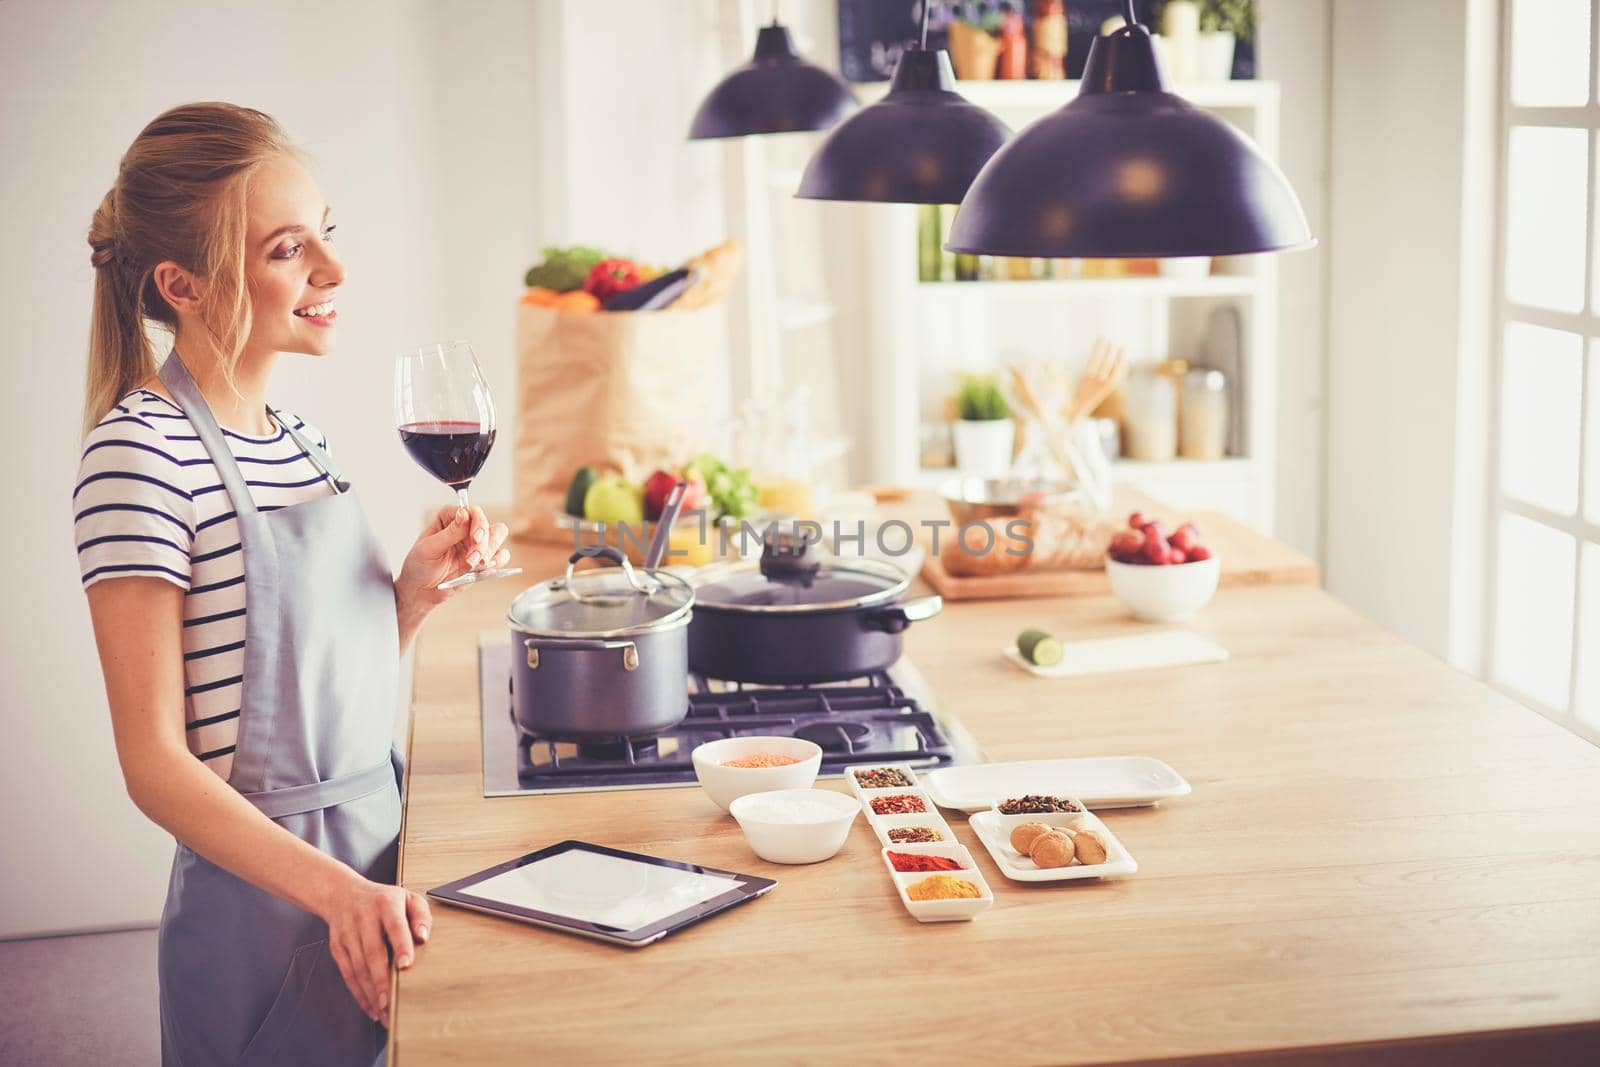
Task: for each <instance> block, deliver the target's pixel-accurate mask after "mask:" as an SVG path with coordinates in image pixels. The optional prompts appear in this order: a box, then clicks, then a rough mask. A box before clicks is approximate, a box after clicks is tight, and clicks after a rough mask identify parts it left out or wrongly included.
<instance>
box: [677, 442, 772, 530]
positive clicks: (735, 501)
mask: <svg viewBox="0 0 1600 1067" xmlns="http://www.w3.org/2000/svg"><path fill="white" fill-rule="evenodd" d="M684 473H685V474H689V473H698V474H699V475H700V477H701V478H703V479H705V483H706V492H708V493H709V494H710V496H711V505H712V510H713V511H714V512H715V513H716V517H717V518H731V519H743V518H748V517H749V516H750V515H751V514H753V513H754V512H755V509H756V503H757V501H758V500H759V499H760V497H761V493H760V490H758V489H757V488H756V483H755V482H753V481H752V480H751V479H750V471H749V469H748V468H745V467H740V468H739V469H737V470H735V469H733V468H731V467H729V466H727V465H726V464H724V463H723V462H722V461H721V460H720V459H718V458H717V457H716V456H713V455H712V454H711V453H709V452H702V453H700V455H698V456H696V457H694V459H692V460H690V461H689V463H688V465H687V466H685V467H684Z"/></svg>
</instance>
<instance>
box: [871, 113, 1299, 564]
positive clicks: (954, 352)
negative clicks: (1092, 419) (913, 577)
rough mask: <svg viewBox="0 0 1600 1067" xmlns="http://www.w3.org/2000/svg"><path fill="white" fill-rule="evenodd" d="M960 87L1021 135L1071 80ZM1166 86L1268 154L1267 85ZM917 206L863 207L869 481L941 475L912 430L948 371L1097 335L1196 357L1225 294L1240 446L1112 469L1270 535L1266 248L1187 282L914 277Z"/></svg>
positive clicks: (1138, 348) (1152, 356)
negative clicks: (1215, 456) (1237, 376)
mask: <svg viewBox="0 0 1600 1067" xmlns="http://www.w3.org/2000/svg"><path fill="white" fill-rule="evenodd" d="M958 88H959V91H960V92H961V93H962V95H964V96H965V97H966V98H967V99H969V100H971V101H972V102H973V103H975V104H978V105H979V106H981V107H985V108H988V109H989V110H990V111H992V112H994V113H995V114H996V115H998V116H999V117H1000V118H1001V120H1003V121H1004V122H1006V123H1007V124H1008V125H1010V126H1011V127H1012V128H1013V129H1014V130H1019V131H1020V130H1021V129H1022V127H1024V126H1026V125H1027V124H1028V123H1030V122H1032V121H1033V120H1034V119H1036V118H1039V117H1040V116H1042V115H1044V114H1046V113H1047V112H1050V111H1053V110H1055V109H1056V108H1059V107H1061V106H1062V105H1063V104H1065V103H1066V102H1067V101H1068V100H1070V99H1072V97H1073V96H1074V95H1075V94H1076V93H1077V91H1078V83H1077V82H1038V81H1011V82H1002V81H995V82H961V83H959V86H958ZM886 89H887V85H886V83H879V84H877V85H872V86H857V93H858V95H859V96H860V97H861V98H862V101H863V103H867V102H870V101H872V100H875V99H877V98H878V97H879V96H881V95H882V93H883V92H884V91H886ZM1175 91H1176V92H1177V93H1178V94H1179V95H1181V96H1183V97H1184V98H1185V99H1187V100H1189V101H1190V102H1191V103H1193V104H1195V105H1196V106H1198V107H1202V108H1205V109H1206V110H1208V111H1211V112H1212V113H1214V114H1216V115H1217V116H1218V117H1219V118H1222V119H1223V120H1225V121H1227V122H1230V123H1232V124H1234V125H1235V126H1237V127H1238V128H1239V129H1240V130H1241V131H1242V132H1244V133H1245V134H1246V135H1248V136H1249V137H1250V138H1251V139H1252V140H1253V141H1255V143H1256V144H1257V145H1259V146H1260V147H1261V149H1262V151H1263V152H1265V153H1266V155H1267V156H1268V157H1269V158H1274V159H1275V158H1276V156H1277V149H1278V99H1279V94H1278V86H1277V85H1276V84H1275V83H1272V82H1261V81H1237V82H1217V83H1212V84H1195V85H1188V86H1178V87H1176V89H1175ZM917 216H918V208H917V207H915V206H913V205H884V206H883V207H882V208H881V209H880V210H878V211H876V212H874V213H872V214H871V215H870V216H868V218H869V219H870V221H869V222H868V223H867V225H868V227H869V232H868V235H867V236H868V255H869V257H870V259H869V263H870V269H869V271H868V285H869V286H871V292H870V293H869V294H868V296H869V300H868V304H869V306H871V307H872V308H873V309H874V313H873V315H872V316H871V319H870V324H871V325H870V329H871V332H872V344H871V350H872V353H873V359H872V365H871V370H870V375H869V378H870V388H871V390H872V398H873V403H874V410H875V411H876V412H877V413H878V414H877V417H876V418H875V419H874V420H873V423H872V427H871V430H872V432H871V439H870V441H869V442H865V444H866V445H867V446H868V447H869V448H870V456H871V468H872V477H873V479H874V480H875V481H881V482H886V483H900V484H908V483H909V484H920V485H929V484H933V483H936V482H938V481H940V480H942V479H943V478H945V477H948V476H949V475H950V473H951V472H949V471H948V470H926V469H923V468H922V467H921V465H920V462H919V453H920V432H921V427H922V425H923V423H925V422H929V421H935V420H937V419H938V417H939V415H938V404H939V400H940V398H941V397H942V396H943V395H945V394H947V393H948V392H949V391H950V389H951V388H952V387H953V384H954V383H953V381H952V376H953V374H954V372H955V371H957V370H969V371H977V370H986V369H998V366H999V365H1000V364H1003V363H1004V362H1007V361H1009V360H1010V359H1012V358H1022V359H1023V360H1025V361H1027V360H1034V359H1063V358H1064V359H1066V360H1067V361H1068V362H1069V363H1071V364H1073V365H1075V366H1077V367H1081V365H1082V362H1083V360H1084V359H1085V358H1086V357H1087V354H1088V351H1089V348H1090V346H1091V345H1092V343H1093V341H1094V338H1095V336H1096V334H1098V333H1104V334H1107V335H1108V336H1110V337H1111V338H1112V340H1114V341H1117V342H1119V343H1125V344H1128V345H1129V356H1130V359H1132V360H1133V361H1134V362H1136V363H1146V362H1159V361H1161V360H1163V359H1167V358H1178V359H1189V360H1191V361H1193V360H1195V358H1196V357H1197V355H1198V351H1199V347H1200V341H1201V336H1202V333H1203V331H1204V329H1205V326H1206V322H1207V319H1208V317H1209V313H1210V310H1211V309H1212V308H1213V307H1215V306H1217V305H1219V304H1232V305H1234V306H1235V307H1236V308H1237V309H1238V312H1239V319H1240V324H1241V327H1242V329H1241V336H1240V343H1241V345H1242V346H1243V348H1242V352H1241V366H1242V367H1243V368H1244V370H1243V375H1242V377H1243V379H1244V380H1243V382H1242V383H1240V384H1241V385H1242V396H1243V398H1244V400H1243V404H1242V408H1243V410H1237V409H1236V410H1234V411H1233V412H1231V417H1232V418H1234V419H1242V420H1243V442H1244V445H1243V451H1244V454H1243V455H1237V456H1233V455H1230V456H1229V457H1227V458H1225V459H1222V460H1218V461H1210V462H1206V461H1186V460H1175V461H1173V462H1170V463H1138V462H1128V461H1122V462H1118V463H1117V464H1116V465H1115V470H1116V476H1117V478H1118V479H1119V480H1120V481H1125V482H1127V483H1129V484H1132V485H1134V486H1136V487H1138V488H1140V489H1142V490H1143V491H1145V492H1147V493H1149V494H1150V495H1152V496H1155V497H1157V498H1159V499H1162V500H1164V501H1166V502H1167V503H1169V504H1171V505H1172V506H1174V507H1176V508H1181V509H1184V510H1194V509H1209V510H1217V511H1223V512H1226V513H1228V514H1230V515H1233V516H1234V517H1236V518H1239V519H1241V520H1242V521H1244V522H1246V523H1248V524H1249V525H1251V526H1253V527H1255V528H1256V529H1259V530H1262V531H1263V532H1267V533H1270V532H1271V529H1272V516H1273V478H1274V473H1275V471H1274V410H1273V409H1274V400H1275V396H1276V388H1277V385H1276V364H1277V353H1276V351H1275V343H1276V338H1277V321H1276V316H1277V308H1278V291H1277V284H1278V283H1277V269H1276V265H1275V261H1274V257H1272V256H1270V255H1264V256H1247V257H1229V258H1224V259H1218V260H1216V261H1215V262H1214V264H1213V268H1212V270H1213V273H1212V274H1211V275H1210V276H1209V277H1201V278H1193V279H1187V278H1173V277H1160V276H1158V277H1115V278H1068V279H1052V280H1032V281H972V282H921V281H918V277H917ZM1029 323H1033V324H1035V325H1033V326H1030V325H1028V324H1029ZM1019 337H1020V338H1021V340H1019ZM1002 338H1004V340H1002ZM1002 349H1004V350H1002ZM1236 395H1239V394H1236Z"/></svg>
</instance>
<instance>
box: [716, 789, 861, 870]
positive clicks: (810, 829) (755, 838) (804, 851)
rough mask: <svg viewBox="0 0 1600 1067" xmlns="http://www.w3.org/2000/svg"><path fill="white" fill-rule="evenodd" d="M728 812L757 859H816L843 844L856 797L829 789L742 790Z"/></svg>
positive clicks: (854, 813)
mask: <svg viewBox="0 0 1600 1067" xmlns="http://www.w3.org/2000/svg"><path fill="white" fill-rule="evenodd" d="M728 812H729V814H731V815H732V816H733V817H734V819H736V820H737V821H738V823H739V829H741V830H743V831H744V839H745V841H747V842H749V844H750V848H751V849H752V850H754V852H755V854H756V855H758V856H760V857H761V858H762V859H764V860H768V861H770V862H772V863H818V862H820V861H822V860H825V859H827V858H828V857H830V856H832V855H833V854H834V853H836V852H838V851H839V849H841V848H843V847H844V840H845V838H847V837H849V836H850V826H851V824H852V823H854V822H855V821H856V816H857V815H859V814H860V813H861V802H860V801H858V800H856V798H855V797H852V796H847V795H846V794H844V793H835V792H834V791H833V790H831V789H779V790H776V791H773V792H770V793H746V794H745V795H744V796H742V797H739V798H738V799H737V800H735V801H734V802H733V803H732V804H730V805H728Z"/></svg>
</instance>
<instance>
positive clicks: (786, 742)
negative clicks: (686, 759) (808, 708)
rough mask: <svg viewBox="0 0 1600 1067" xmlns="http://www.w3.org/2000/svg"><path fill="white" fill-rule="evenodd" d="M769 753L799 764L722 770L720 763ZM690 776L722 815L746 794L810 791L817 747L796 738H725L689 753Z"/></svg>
mask: <svg viewBox="0 0 1600 1067" xmlns="http://www.w3.org/2000/svg"><path fill="white" fill-rule="evenodd" d="M764 752H771V753H773V754H775V755H779V756H795V757H798V758H799V760H800V762H799V763H789V764H786V765H784V766H782V767H724V766H723V763H724V762H725V761H727V760H731V759H739V758H741V757H743V756H755V755H759V754H761V753H764ZM690 760H691V761H692V762H693V763H694V776H695V777H696V778H698V779H700V788H702V789H704V790H705V791H706V796H708V797H710V798H711V802H712V803H713V804H715V805H716V806H717V807H719V808H721V809H722V810H723V811H727V810H728V805H730V804H732V803H733V802H734V801H735V800H737V799H739V798H740V797H742V796H744V795H745V794H747V793H770V792H772V791H773V790H775V789H810V788H811V783H812V782H814V781H816V780H817V771H818V769H820V768H821V766H822V749H821V747H820V746H818V745H816V744H814V743H812V742H810V741H807V740H805V739H804V738H800V737H725V738H723V739H722V740H720V741H707V742H706V743H705V744H703V745H700V746H698V747H697V748H696V749H695V750H694V751H693V752H692V753H690Z"/></svg>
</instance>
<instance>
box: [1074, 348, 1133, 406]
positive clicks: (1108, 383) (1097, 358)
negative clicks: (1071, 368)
mask: <svg viewBox="0 0 1600 1067" xmlns="http://www.w3.org/2000/svg"><path fill="white" fill-rule="evenodd" d="M1127 371H1128V363H1127V355H1126V350H1125V349H1124V348H1123V347H1122V346H1121V345H1116V346H1113V345H1112V344H1111V342H1110V341H1107V340H1106V339H1105V338H1103V337H1102V338H1099V339H1097V340H1096V341H1095V343H1094V349H1093V350H1092V351H1091V353H1090V355H1089V365H1088V366H1087V367H1085V368H1084V371H1083V377H1082V378H1081V379H1079V381H1078V388H1077V389H1075V390H1074V391H1073V395H1072V400H1071V401H1070V402H1069V403H1068V405H1067V410H1066V416H1067V424H1068V425H1069V426H1070V425H1072V424H1073V423H1075V422H1077V421H1078V420H1079V419H1081V418H1083V417H1084V416H1086V415H1088V414H1089V413H1090V412H1092V411H1093V410H1094V409H1095V408H1097V407H1099V406H1100V402H1101V401H1103V400H1104V399H1105V398H1106V397H1108V396H1110V395H1111V391H1112V390H1113V389H1115V388H1116V387H1117V386H1118V385H1119V384H1121V382H1122V379H1123V376H1124V375H1126V374H1127Z"/></svg>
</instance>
